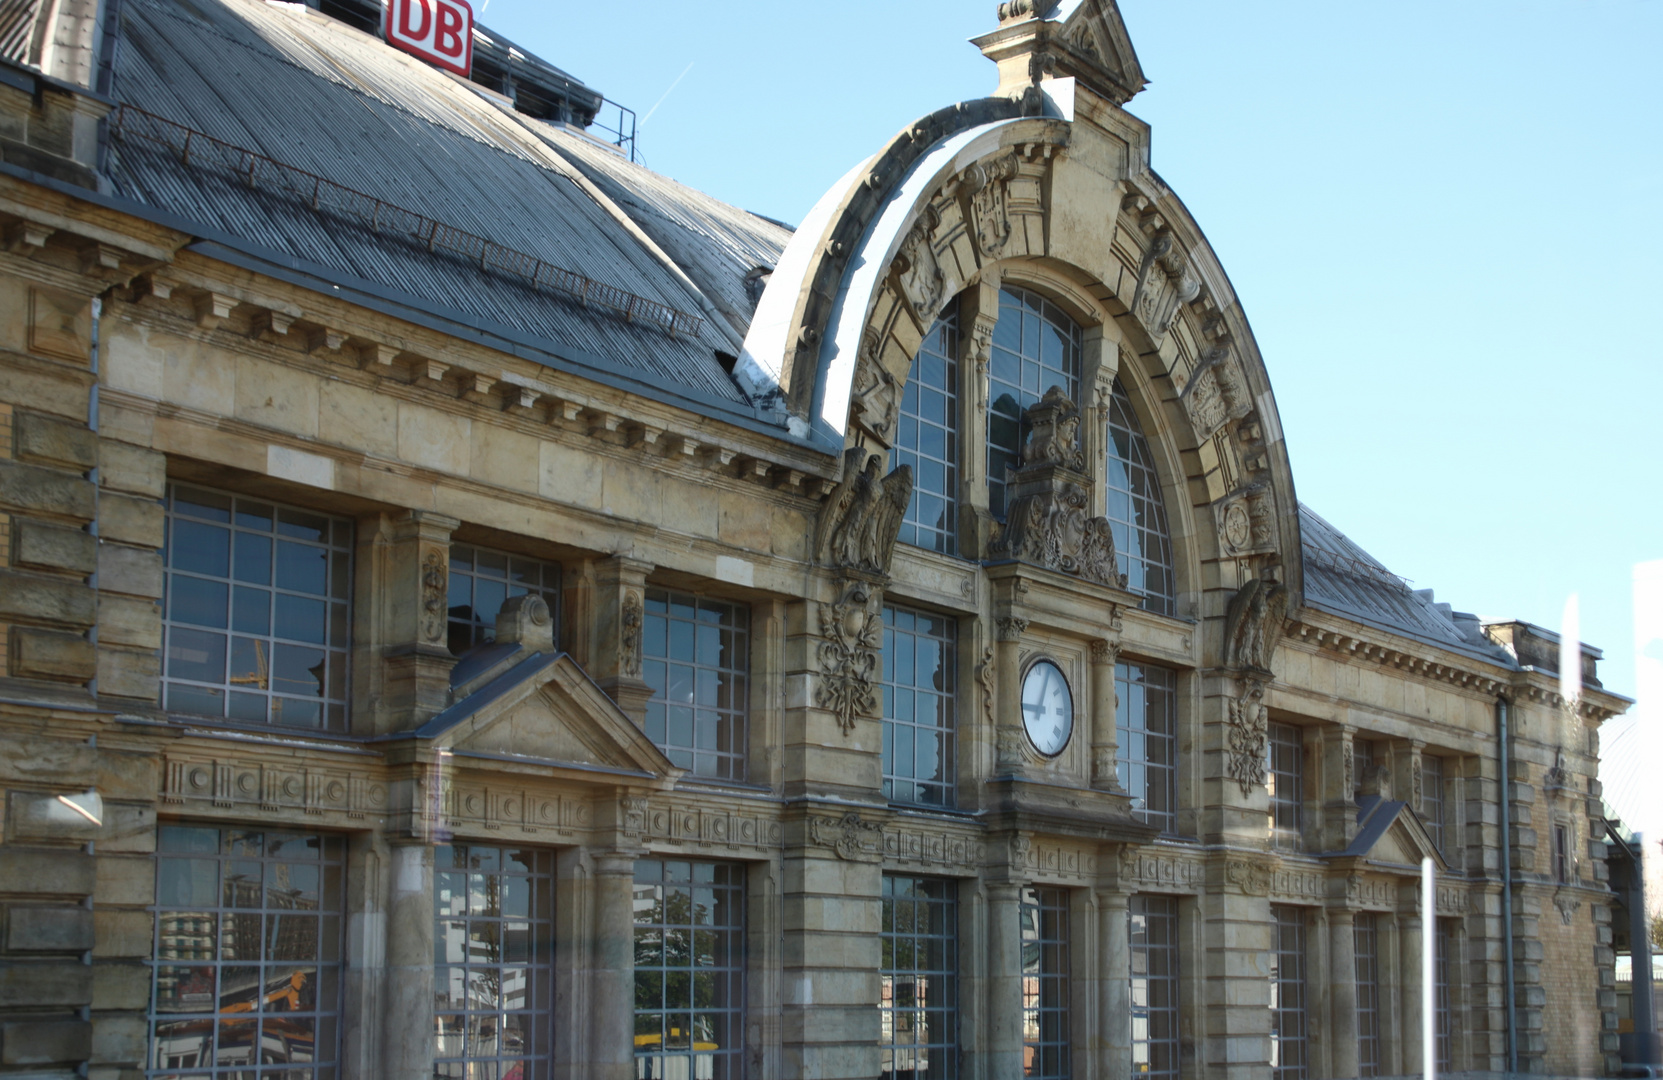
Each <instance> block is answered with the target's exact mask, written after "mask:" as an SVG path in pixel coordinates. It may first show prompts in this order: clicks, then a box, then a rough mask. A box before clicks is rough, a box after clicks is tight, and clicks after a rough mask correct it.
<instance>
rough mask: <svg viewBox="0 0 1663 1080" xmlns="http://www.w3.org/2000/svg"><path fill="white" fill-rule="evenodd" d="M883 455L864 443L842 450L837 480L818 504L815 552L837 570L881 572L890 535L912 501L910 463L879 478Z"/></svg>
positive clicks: (886, 564) (887, 556) (891, 548)
mask: <svg viewBox="0 0 1663 1080" xmlns="http://www.w3.org/2000/svg"><path fill="white" fill-rule="evenodd" d="M882 465H883V458H882V457H880V456H878V455H876V454H873V453H872V452H871V451H869V450H867V449H865V448H864V447H858V446H857V447H853V448H851V449H850V450H849V451H848V452H847V453H845V454H844V455H843V480H842V482H840V483H839V484H838V485H837V487H836V488H834V489H833V490H832V493H831V494H830V495H829V496H827V498H826V501H825V502H824V503H823V504H822V505H821V507H820V520H819V522H818V523H817V524H816V526H815V535H814V552H815V557H816V558H817V559H819V561H820V562H821V563H822V564H824V565H826V566H830V567H833V568H835V569H839V570H849V571H856V572H858V573H863V574H869V575H880V576H882V575H887V574H888V573H889V560H890V557H891V555H892V554H893V553H894V550H895V537H896V536H897V535H898V534H899V533H900V530H901V520H902V518H904V517H905V516H906V512H907V503H909V502H910V501H911V500H912V467H911V466H909V465H901V466H899V467H897V468H896V469H895V470H894V471H893V472H891V473H890V474H889V475H888V476H885V477H882V478H880V477H879V475H878V470H879V469H880V468H882Z"/></svg>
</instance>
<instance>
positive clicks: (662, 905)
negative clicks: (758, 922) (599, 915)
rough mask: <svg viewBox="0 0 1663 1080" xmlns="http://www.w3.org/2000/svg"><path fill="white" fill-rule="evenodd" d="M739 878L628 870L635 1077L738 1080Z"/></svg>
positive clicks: (716, 872)
mask: <svg viewBox="0 0 1663 1080" xmlns="http://www.w3.org/2000/svg"><path fill="white" fill-rule="evenodd" d="M689 880H691V881H694V882H697V883H698V885H697V887H696V888H689V887H688V886H687V884H686V882H688V881H689ZM742 880H743V873H742V871H741V869H740V868H738V867H732V866H728V865H726V864H722V863H685V862H662V861H658V860H651V859H643V860H640V861H638V862H637V863H636V864H635V905H634V906H635V1055H636V1058H635V1060H636V1075H637V1076H651V1077H686V1078H687V1080H694V1078H695V1077H739V1076H742V1075H744V1057H743V1055H744V1052H745V1047H744V1032H745V1023H744V1020H745V950H744V942H745V921H744V906H745V904H744V887H743V885H742Z"/></svg>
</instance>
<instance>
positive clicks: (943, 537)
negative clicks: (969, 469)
mask: <svg viewBox="0 0 1663 1080" xmlns="http://www.w3.org/2000/svg"><path fill="white" fill-rule="evenodd" d="M958 355H959V317H958V305H957V304H956V303H955V304H951V305H949V306H948V310H947V313H946V314H944V315H942V316H941V318H939V319H937V320H936V322H935V325H934V326H932V327H930V332H929V333H928V334H925V335H924V344H923V345H921V346H919V349H918V355H917V356H915V357H913V358H912V370H911V371H910V372H908V373H907V388H906V390H905V392H903V393H902V395H901V409H900V415H899V417H898V418H897V423H896V431H895V449H894V450H892V451H891V452H890V455H889V467H890V468H891V469H893V468H895V467H896V466H897V465H911V466H912V502H910V503H908V504H907V516H906V518H905V519H904V520H903V521H902V522H901V534H900V539H901V542H902V543H904V544H912V545H914V546H916V547H921V548H929V549H930V550H931V551H940V552H942V553H944V554H947V555H955V554H957V553H958V505H959V500H958V491H959V464H958V462H959V364H958Z"/></svg>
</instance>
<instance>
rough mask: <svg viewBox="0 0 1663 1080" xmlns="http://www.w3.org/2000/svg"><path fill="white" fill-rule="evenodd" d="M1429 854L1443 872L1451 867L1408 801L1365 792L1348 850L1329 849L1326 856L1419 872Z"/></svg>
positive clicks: (1436, 866) (1360, 801)
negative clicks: (1355, 831)
mask: <svg viewBox="0 0 1663 1080" xmlns="http://www.w3.org/2000/svg"><path fill="white" fill-rule="evenodd" d="M1428 855H1430V856H1431V857H1432V860H1433V866H1434V867H1435V868H1436V869H1437V871H1438V872H1439V873H1442V872H1444V871H1445V870H1447V869H1448V868H1449V867H1448V865H1447V864H1446V863H1445V862H1444V857H1443V855H1442V854H1440V853H1439V851H1438V848H1437V845H1436V844H1434V843H1433V842H1432V837H1431V835H1430V834H1429V833H1427V831H1426V826H1425V825H1423V824H1421V820H1420V817H1419V816H1418V815H1417V814H1416V813H1415V812H1414V811H1413V810H1411V809H1410V808H1409V804H1408V803H1406V802H1400V801H1398V800H1396V799H1382V798H1380V796H1378V795H1364V796H1363V797H1362V798H1361V799H1359V800H1358V809H1357V835H1356V837H1355V838H1354V839H1353V840H1352V841H1351V843H1350V845H1348V846H1347V847H1346V849H1345V850H1344V851H1332V852H1328V853H1326V856H1325V857H1326V858H1353V859H1356V858H1360V859H1364V860H1366V861H1368V862H1369V863H1372V864H1374V865H1375V866H1378V867H1381V868H1385V869H1396V870H1404V869H1411V870H1416V871H1418V870H1419V869H1420V865H1421V860H1422V859H1424V858H1425V857H1426V856H1428Z"/></svg>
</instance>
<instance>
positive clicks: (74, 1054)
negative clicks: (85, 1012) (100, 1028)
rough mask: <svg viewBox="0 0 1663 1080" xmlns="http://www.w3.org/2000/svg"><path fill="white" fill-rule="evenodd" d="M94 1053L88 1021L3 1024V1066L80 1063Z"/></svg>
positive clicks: (0, 1051)
mask: <svg viewBox="0 0 1663 1080" xmlns="http://www.w3.org/2000/svg"><path fill="white" fill-rule="evenodd" d="M91 1053H92V1024H91V1023H90V1022H88V1021H85V1020H12V1021H9V1022H7V1023H4V1024H0V1065H59V1064H62V1065H76V1064H79V1063H80V1062H83V1061H85V1060H87V1058H88V1056H90V1055H91Z"/></svg>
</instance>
